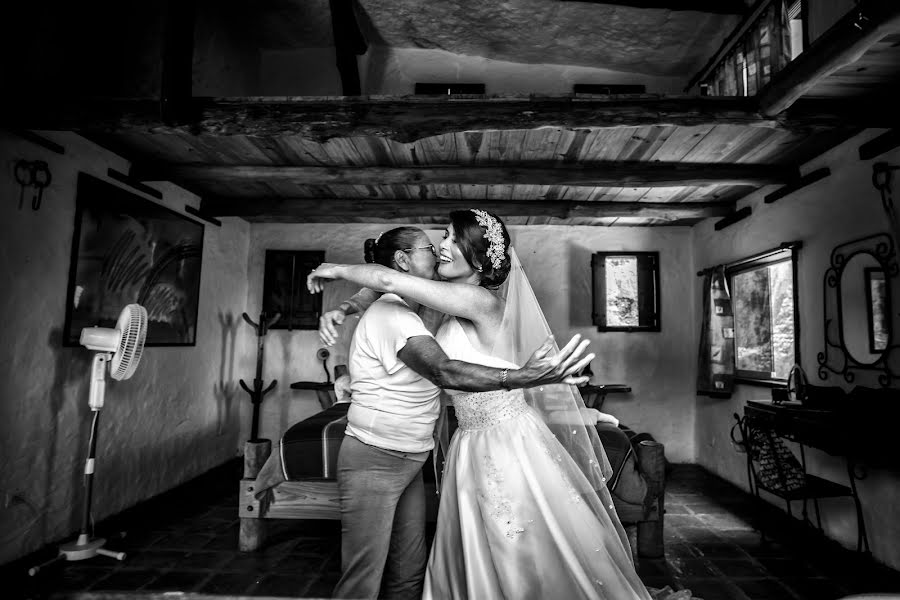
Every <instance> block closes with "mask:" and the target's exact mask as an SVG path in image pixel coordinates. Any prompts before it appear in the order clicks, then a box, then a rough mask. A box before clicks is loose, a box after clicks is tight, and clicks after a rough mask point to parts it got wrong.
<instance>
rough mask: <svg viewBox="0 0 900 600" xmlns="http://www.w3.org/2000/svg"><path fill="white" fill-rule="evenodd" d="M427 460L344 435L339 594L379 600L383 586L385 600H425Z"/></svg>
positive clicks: (339, 476)
mask: <svg viewBox="0 0 900 600" xmlns="http://www.w3.org/2000/svg"><path fill="white" fill-rule="evenodd" d="M423 464H424V463H423V462H421V461H420V460H413V459H410V458H404V457H403V456H402V454H401V453H396V452H394V453H391V452H389V451H385V450H381V449H380V448H376V447H374V446H369V445H367V444H364V443H362V442H360V441H359V440H357V439H356V438H354V437H351V436H345V437H344V441H343V442H342V443H341V450H340V454H339V455H338V464H337V481H338V488H339V490H340V500H341V570H342V572H343V573H342V575H341V580H340V581H339V582H338V584H337V587H336V588H335V589H334V597H335V598H378V597H379V590H380V591H382V593H383V597H384V598H391V599H394V598H414V599H416V600H418V599H419V598H421V596H422V587H423V584H424V580H425V564H426V561H427V558H428V554H427V549H426V546H425V486H424V483H423V482H422V465H423ZM382 579H383V585H382Z"/></svg>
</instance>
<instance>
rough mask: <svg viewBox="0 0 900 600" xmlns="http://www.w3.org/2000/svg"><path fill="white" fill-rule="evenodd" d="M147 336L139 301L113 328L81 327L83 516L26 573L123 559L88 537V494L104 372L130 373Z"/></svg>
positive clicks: (124, 376)
mask: <svg viewBox="0 0 900 600" xmlns="http://www.w3.org/2000/svg"><path fill="white" fill-rule="evenodd" d="M146 337H147V310H146V309H145V308H144V307H143V306H141V305H140V304H129V305H128V306H126V307H125V308H124V309H122V312H121V314H120V315H119V320H118V321H117V322H116V328H115V329H110V328H107V327H85V328H84V329H82V330H81V338H80V340H79V341H80V343H81V345H82V346H84V347H85V348H87V349H88V350H93V351H94V352H95V354H94V360H93V362H92V363H91V387H90V395H89V396H88V404H89V406H90V407H91V411H92V412H93V419H92V422H91V437H90V441H89V442H88V456H87V460H86V461H85V464H84V489H85V498H84V515H83V516H82V520H81V531H80V533H79V535H78V539H77V540H76V541H74V542H72V543H69V544H64V545H62V546H60V547H59V554H58V555H57V556H56V557H55V558H53V559H52V560H50V561H48V562H46V563H44V564H42V565H39V566H37V567H32V568H31V569H29V571H28V574H29V575H35V574H37V572H38V571H39V570H40V569H41V568H42V567H45V566H47V565H49V564H51V563H54V562H57V561H60V560H63V559H65V560H67V561H69V560H84V559H87V558H91V557H93V556H96V555H98V554H100V555H103V556H109V557H112V558H115V559H118V560H124V558H125V553H124V552H112V551H110V550H106V549H104V548H103V546H104V544H106V540H105V539H103V538H96V539H91V537H90V526H91V497H92V493H93V483H94V463H95V460H96V453H97V423H98V422H99V420H100V409H102V408H103V399H104V395H105V393H106V372H107V369H108V370H109V375H110V376H111V377H112V378H113V379H115V380H117V381H121V380H124V379H128V378H130V377H131V376H132V375H134V372H135V370H136V369H137V366H138V363H139V362H140V360H141V353H142V352H143V350H144V340H145V339H146Z"/></svg>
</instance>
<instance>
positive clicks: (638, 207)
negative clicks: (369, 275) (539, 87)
mask: <svg viewBox="0 0 900 600" xmlns="http://www.w3.org/2000/svg"><path fill="white" fill-rule="evenodd" d="M473 205H477V206H478V208H481V209H484V210H489V211H491V212H493V213H496V214H497V215H499V216H501V217H556V218H559V219H575V218H603V217H642V218H652V219H662V220H666V221H678V220H683V219H705V218H707V217H724V216H726V215H729V214H731V213H732V212H734V205H735V203H734V201H723V202H681V203H679V202H573V201H564V200H554V201H545V200H479V201H473V200H429V201H428V202H418V201H411V200H386V199H309V198H262V199H258V198H204V199H203V201H202V204H201V208H200V210H201V211H202V212H203V213H204V214H206V215H210V216H215V217H243V218H246V219H272V220H282V221H285V220H287V221H289V220H290V219H297V220H302V221H306V222H322V223H334V222H341V221H342V220H344V219H347V218H375V219H390V220H399V221H402V220H404V219H416V218H423V217H439V218H440V217H446V216H447V214H449V213H450V211H454V210H466V209H468V208H471V207H472V206H473Z"/></svg>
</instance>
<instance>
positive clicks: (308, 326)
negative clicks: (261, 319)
mask: <svg viewBox="0 0 900 600" xmlns="http://www.w3.org/2000/svg"><path fill="white" fill-rule="evenodd" d="M279 257H290V258H291V260H292V261H293V263H292V267H291V280H290V282H289V283H288V285H289V294H288V295H289V301H288V305H289V307H290V311H291V312H290V313H289V314H287V315H285V314H282V315H281V318H280V319H278V321H276V322H275V323H274V324H273V325H272V326H271V327H269V329H286V330H288V331H294V330H298V331H313V330H317V329H318V328H319V324H318V322H319V317H320V316H321V315H322V294H310V293H309V291H308V290H307V289H306V275H307V274H308V272H309V271H311V270H312V269H313V268H315V267H317V266H319V265H320V264H322V263H323V262H325V251H324V250H271V249H266V257H265V262H264V263H263V296H262V310H264V311H265V310H266V308H268V305H269V302H270V296H271V295H273V294H274V293H276V291H277V289H276V288H277V287H278V286H279V285H281V284H284V283H285V282H280V281H276V280H275V279H274V278H273V277H274V275H271V276H270V268H271V269H274V268H275V267H274V266H273V265H272V263H271V262H270V261H272V260H275V259H277V258H279ZM310 265H312V266H310ZM306 267H309V268H306ZM298 295H299V296H304V295H306V296H310V297H311V300H312V305H313V309H312V310H310V311H298V312H297V313H296V314H295V313H294V311H293V309H294V305H295V304H296V301H295V297H296V296H298ZM267 314H268V315H269V316H272V315H273V314H274V312H271V313H268V312H267ZM304 318H305V319H306V320H307V321H308V323H302V322H300V323H297V321H298V320H302V319H304ZM295 323H296V324H295Z"/></svg>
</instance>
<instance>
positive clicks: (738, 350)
mask: <svg viewBox="0 0 900 600" xmlns="http://www.w3.org/2000/svg"><path fill="white" fill-rule="evenodd" d="M795 270H796V254H795V251H793V250H791V249H784V250H777V251H775V252H773V253H770V254H767V255H764V256H763V257H761V258H755V259H752V260H748V261H742V262H741V263H738V264H736V265H733V266H731V267H729V268H728V269H727V270H726V274H727V275H728V280H729V287H730V289H731V302H732V310H733V312H734V350H735V375H736V377H737V378H738V379H739V380H745V381H754V382H763V381H765V382H783V381H785V380H787V377H788V374H789V373H790V371H791V368H792V367H793V366H794V363H796V362H798V361H799V357H798V356H797V342H796V331H797V312H796V307H797V292H796V280H795Z"/></svg>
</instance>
